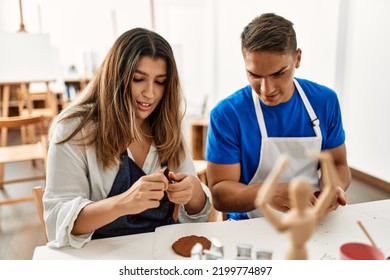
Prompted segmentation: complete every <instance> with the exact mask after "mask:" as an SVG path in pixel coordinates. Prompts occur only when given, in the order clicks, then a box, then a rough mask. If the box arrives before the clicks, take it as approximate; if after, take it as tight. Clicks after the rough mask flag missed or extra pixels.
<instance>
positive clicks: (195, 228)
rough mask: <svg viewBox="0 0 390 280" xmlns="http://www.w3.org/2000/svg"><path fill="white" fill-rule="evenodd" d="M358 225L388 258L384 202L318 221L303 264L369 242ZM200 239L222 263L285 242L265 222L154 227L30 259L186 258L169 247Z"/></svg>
mask: <svg viewBox="0 0 390 280" xmlns="http://www.w3.org/2000/svg"><path fill="white" fill-rule="evenodd" d="M358 220H359V221H361V222H362V224H363V225H364V227H365V228H366V229H367V231H368V232H369V233H370V235H371V237H372V239H373V240H374V241H375V243H376V244H377V246H378V247H379V248H380V249H381V250H382V251H383V252H384V253H385V255H386V256H388V255H390V239H389V236H390V199H388V200H378V201H372V202H367V203H359V204H351V205H347V206H344V207H339V208H338V209H337V210H336V211H333V212H331V213H329V215H327V216H326V217H325V218H323V219H322V220H321V221H319V222H318V224H317V226H316V229H315V232H314V234H313V235H312V237H311V239H310V240H309V241H308V243H307V250H308V254H309V259H312V260H320V259H339V247H340V246H341V245H342V244H344V243H347V242H362V243H366V244H369V243H370V241H369V239H368V238H367V236H366V235H365V234H364V232H363V231H362V229H361V228H360V227H359V226H358V224H357V221H358ZM187 235H200V236H205V237H207V238H209V239H211V238H217V239H219V240H220V241H221V242H222V244H223V245H224V258H225V259H230V260H233V259H235V258H236V254H237V245H238V244H249V245H252V256H253V257H254V254H255V253H254V252H255V251H256V250H267V251H271V252H272V253H273V257H272V259H280V260H283V259H284V253H285V249H286V246H287V243H288V235H287V233H281V232H278V231H277V230H276V229H275V228H274V227H273V226H272V225H271V224H270V223H269V222H268V221H267V220H266V219H265V218H256V219H250V220H242V221H222V222H208V223H192V224H176V225H168V226H163V227H159V228H157V229H156V231H155V232H152V233H144V234H136V235H128V236H120V237H114V238H106V239H98V240H92V241H91V242H89V243H87V244H86V245H85V246H84V247H83V248H81V249H74V248H71V247H64V248H60V249H53V248H49V247H47V246H40V247H37V248H36V249H35V252H34V256H33V259H34V260H48V259H56V260H65V259H73V260H77V259H87V260H97V259H118V260H119V259H127V260H129V259H133V260H151V259H158V260H164V259H165V260H167V259H168V260H172V259H187V258H184V257H181V256H179V255H177V254H175V253H174V252H173V250H172V248H171V245H172V244H173V242H175V241H176V240H177V239H179V238H180V237H183V236H187Z"/></svg>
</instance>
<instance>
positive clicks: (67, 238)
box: [43, 121, 211, 248]
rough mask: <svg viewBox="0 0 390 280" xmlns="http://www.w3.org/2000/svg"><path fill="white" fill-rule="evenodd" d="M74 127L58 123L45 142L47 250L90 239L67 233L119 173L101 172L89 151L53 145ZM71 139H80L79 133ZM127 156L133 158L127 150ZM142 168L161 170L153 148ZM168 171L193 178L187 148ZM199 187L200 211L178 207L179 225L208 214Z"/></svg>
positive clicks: (105, 193)
mask: <svg viewBox="0 0 390 280" xmlns="http://www.w3.org/2000/svg"><path fill="white" fill-rule="evenodd" d="M77 124H78V121H72V122H69V123H66V124H64V123H60V124H58V125H57V128H56V131H54V133H53V136H52V139H51V141H50V143H49V150H48V157H47V174H46V177H47V179H46V188H45V193H44V196H43V203H44V209H45V211H44V217H45V221H46V231H47V235H48V239H49V242H48V244H47V245H48V246H49V247H57V248H58V247H63V246H72V247H75V248H81V247H82V246H83V245H84V244H85V243H87V242H89V241H90V240H91V238H92V235H93V232H91V233H88V234H84V235H72V234H71V231H72V228H73V224H74V221H75V220H76V218H77V216H78V214H79V213H80V211H81V209H83V208H84V207H85V206H86V205H87V204H89V203H91V202H93V201H98V200H102V199H104V198H106V197H107V196H108V194H109V192H110V190H111V187H112V184H113V182H114V179H115V177H116V175H117V173H118V170H119V166H118V167H115V168H111V169H105V170H103V167H102V165H101V164H100V163H99V162H98V161H97V158H96V154H95V151H94V149H92V148H85V147H80V146H79V145H78V144H75V143H72V140H71V141H68V142H66V143H64V144H55V142H57V141H58V140H59V139H63V137H64V136H66V135H68V133H69V131H71V130H72V129H73V128H74V127H75V126H76V125H77ZM75 137H83V131H81V132H80V133H79V134H78V135H76V136H75ZM128 155H129V156H130V157H131V158H133V157H132V155H131V153H130V151H129V149H128ZM142 169H143V171H144V172H145V173H146V174H151V173H155V172H159V171H160V170H161V166H160V164H159V161H158V154H157V150H156V147H155V146H153V145H152V146H151V148H150V150H149V153H148V155H147V157H146V160H145V162H144V165H143V167H142ZM171 171H173V172H175V173H178V172H180V173H188V174H191V175H193V176H195V177H197V174H196V170H195V166H194V162H193V160H192V157H191V152H190V150H189V149H188V147H187V146H186V156H185V160H184V161H183V162H182V163H181V164H180V167H179V168H178V169H177V170H173V169H172V170H171ZM202 187H203V190H204V192H205V193H206V195H207V197H208V199H207V200H206V204H205V206H204V208H203V209H202V211H200V212H199V213H198V214H196V215H189V214H187V213H186V211H185V208H184V206H183V205H180V207H179V221H180V222H181V223H188V222H206V221H207V220H208V216H209V214H210V211H211V194H210V191H209V189H208V187H207V186H206V185H204V184H202Z"/></svg>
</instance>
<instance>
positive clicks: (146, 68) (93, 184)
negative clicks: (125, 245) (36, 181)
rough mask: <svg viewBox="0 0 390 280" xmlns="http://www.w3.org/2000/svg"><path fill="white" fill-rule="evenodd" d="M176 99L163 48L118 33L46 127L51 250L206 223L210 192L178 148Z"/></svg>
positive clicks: (141, 36) (161, 42)
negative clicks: (86, 80)
mask: <svg viewBox="0 0 390 280" xmlns="http://www.w3.org/2000/svg"><path fill="white" fill-rule="evenodd" d="M181 101H182V100H181V91H180V83H179V77H178V73H177V67H176V63H175V60H174V56H173V52H172V49H171V47H170V45H169V43H168V42H167V41H166V40H165V39H164V38H162V37H161V36H160V35H158V34H156V33H154V32H152V31H149V30H146V29H142V28H135V29H132V30H129V31H127V32H125V33H124V34H123V35H122V36H120V37H119V38H118V39H117V41H116V42H115V43H114V45H113V47H112V48H111V50H110V51H109V53H108V55H107V57H106V58H105V60H104V62H103V64H102V66H101V67H100V68H99V70H98V71H97V73H96V75H95V77H94V79H93V80H92V81H91V83H90V85H89V86H88V87H87V88H86V89H85V90H84V91H83V92H82V93H81V94H80V96H79V97H78V99H77V100H75V102H74V103H73V104H71V105H70V106H69V107H67V108H66V109H65V110H64V111H63V112H61V114H60V115H59V116H58V117H57V118H56V120H55V121H54V123H53V125H52V126H51V128H50V143H49V151H48V161H47V186H46V189H45V194H44V198H43V202H44V206H45V220H46V228H47V234H48V239H49V243H48V246H51V247H62V246H67V245H70V246H72V247H76V248H80V247H82V246H83V245H84V244H85V243H86V242H88V241H90V240H91V239H94V238H104V237H112V236H120V235H127V234H135V233H142V232H150V231H154V229H155V228H156V227H158V226H161V225H167V224H172V223H176V222H203V221H207V219H208V215H209V212H210V208H211V204H210V199H209V197H210V195H209V193H208V189H207V187H206V186H205V185H202V184H201V183H200V181H199V179H198V178H197V177H196V171H195V167H194V163H193V161H192V158H191V153H190V151H189V149H188V147H187V146H186V144H185V142H184V137H183V134H182V130H181V121H182V118H183V113H182V112H181V104H182V103H181ZM166 167H169V169H170V170H171V171H173V172H170V173H169V174H168V177H169V178H168V177H167V176H164V171H165V168H166ZM175 204H177V205H179V210H178V221H176V220H175V219H174V218H173V212H174V207H175Z"/></svg>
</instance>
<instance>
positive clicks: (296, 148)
mask: <svg viewBox="0 0 390 280" xmlns="http://www.w3.org/2000/svg"><path fill="white" fill-rule="evenodd" d="M294 84H295V87H296V88H297V90H298V93H299V95H300V96H301V99H302V100H303V104H304V105H305V108H306V110H307V112H308V114H309V116H310V119H311V122H312V124H313V129H314V132H315V134H316V136H314V137H268V134H267V129H266V126H265V122H264V116H263V112H262V110H261V106H260V101H259V97H258V96H257V94H256V92H254V91H253V90H252V97H253V101H254V104H255V109H256V116H257V121H258V123H259V127H260V132H261V136H262V137H261V151H260V163H259V166H258V167H257V170H256V173H255V175H254V176H253V178H252V179H251V181H250V182H249V184H254V183H259V182H264V181H265V179H266V177H267V175H268V173H269V172H270V171H271V170H272V168H273V167H274V164H275V163H276V161H277V159H278V158H279V156H280V155H282V154H288V155H289V156H290V158H291V159H290V163H289V165H288V167H287V168H286V169H285V170H284V172H283V173H282V174H281V177H280V182H281V183H286V182H289V181H291V179H293V178H294V177H297V176H303V177H305V178H306V179H308V180H309V182H310V183H311V184H312V186H313V191H314V190H316V188H317V186H318V181H319V177H318V171H317V163H318V161H316V160H314V159H313V158H311V157H310V156H309V155H308V154H307V153H308V152H309V151H313V152H320V151H321V143H322V134H321V129H320V122H319V120H318V119H317V116H316V114H315V112H314V110H313V108H312V107H311V105H310V103H309V100H308V99H307V97H306V95H305V93H304V91H303V89H302V88H301V86H300V85H299V83H298V81H296V80H295V79H294ZM261 216H262V214H261V213H260V212H259V211H258V210H256V209H255V210H253V211H251V212H248V217H249V218H256V217H261Z"/></svg>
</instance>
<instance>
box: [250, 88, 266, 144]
mask: <svg viewBox="0 0 390 280" xmlns="http://www.w3.org/2000/svg"><path fill="white" fill-rule="evenodd" d="M252 98H253V103H254V104H255V111H256V117H257V122H258V124H259V127H260V133H261V137H263V138H268V133H267V129H266V127H265V121H264V116H263V111H262V110H261V107H260V101H259V97H258V96H257V93H256V92H255V91H254V90H253V89H252Z"/></svg>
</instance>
